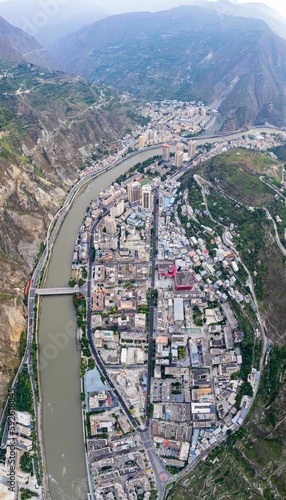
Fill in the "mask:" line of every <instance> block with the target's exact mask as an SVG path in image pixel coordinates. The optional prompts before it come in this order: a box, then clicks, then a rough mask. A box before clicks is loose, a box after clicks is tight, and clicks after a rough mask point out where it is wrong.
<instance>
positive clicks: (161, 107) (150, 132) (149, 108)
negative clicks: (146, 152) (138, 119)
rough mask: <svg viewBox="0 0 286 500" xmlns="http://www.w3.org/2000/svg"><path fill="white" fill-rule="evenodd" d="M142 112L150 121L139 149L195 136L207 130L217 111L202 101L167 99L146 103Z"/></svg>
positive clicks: (140, 109) (140, 140) (140, 138)
mask: <svg viewBox="0 0 286 500" xmlns="http://www.w3.org/2000/svg"><path fill="white" fill-rule="evenodd" d="M139 113H140V114H141V115H142V116H144V117H146V118H148V119H149V120H150V122H149V124H148V126H147V127H146V128H145V130H144V131H143V133H141V134H140V136H139V149H142V148H144V147H145V146H152V145H153V144H159V143H161V142H165V141H174V140H177V139H178V137H179V136H181V137H186V138H187V137H192V136H195V135H198V134H199V133H200V132H202V131H203V130H205V128H206V127H207V125H208V124H209V123H210V122H211V120H212V119H213V117H214V116H215V115H216V113H217V112H216V110H214V109H212V108H210V107H207V106H205V105H204V104H203V103H195V102H183V101H176V100H164V101H161V102H147V103H144V106H142V107H141V108H139Z"/></svg>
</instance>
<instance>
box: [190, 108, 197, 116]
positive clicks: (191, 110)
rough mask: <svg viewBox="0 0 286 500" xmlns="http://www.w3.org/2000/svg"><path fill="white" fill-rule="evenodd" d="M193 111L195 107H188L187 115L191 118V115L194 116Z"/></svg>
mask: <svg viewBox="0 0 286 500" xmlns="http://www.w3.org/2000/svg"><path fill="white" fill-rule="evenodd" d="M195 112H196V110H195V108H190V109H188V117H189V118H191V117H192V116H194V114H195Z"/></svg>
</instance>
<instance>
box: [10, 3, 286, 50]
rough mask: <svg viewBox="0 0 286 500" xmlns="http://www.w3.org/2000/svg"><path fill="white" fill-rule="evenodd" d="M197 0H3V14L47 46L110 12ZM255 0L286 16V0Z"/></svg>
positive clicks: (148, 8)
mask: <svg viewBox="0 0 286 500" xmlns="http://www.w3.org/2000/svg"><path fill="white" fill-rule="evenodd" d="M204 1H206V0H204ZM208 1H214V2H215V0H208ZM222 1H223V0H222ZM226 1H227V0H226ZM232 1H233V3H237V4H241V3H248V1H247V0H232ZM198 2H199V0H144V1H142V0H0V15H1V16H3V17H4V18H5V19H6V20H7V21H9V22H10V23H11V24H14V25H15V26H18V27H19V28H21V29H23V30H24V31H26V32H27V33H29V34H30V35H32V36H34V37H35V38H36V39H37V40H38V41H39V42H40V43H41V44H42V45H44V46H46V47H47V46H48V45H51V44H52V43H54V42H55V41H56V40H57V39H59V38H61V37H62V36H63V35H65V34H67V33H70V32H74V31H77V30H78V29H79V28H80V27H81V26H84V25H86V24H90V23H93V22H95V21H96V20H98V19H101V18H103V17H106V16H109V15H111V14H118V13H121V12H131V11H138V10H139V11H148V10H149V11H156V10H164V9H169V8H171V7H175V6H177V5H189V4H197V3H198ZM252 2H258V3H264V4H266V5H268V6H269V7H272V9H276V10H277V11H279V12H280V14H283V15H284V17H285V18H286V0H264V2H263V1H261V0H260V1H259V0H252ZM252 2H251V3H252ZM219 12H220V13H223V7H221V6H220V9H219ZM225 13H226V14H230V13H231V12H229V8H227V7H226V12H225ZM285 22H286V21H285Z"/></svg>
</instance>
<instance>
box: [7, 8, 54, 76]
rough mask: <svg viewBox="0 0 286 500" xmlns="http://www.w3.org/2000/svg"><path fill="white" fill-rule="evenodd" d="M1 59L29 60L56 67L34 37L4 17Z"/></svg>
mask: <svg viewBox="0 0 286 500" xmlns="http://www.w3.org/2000/svg"><path fill="white" fill-rule="evenodd" d="M0 59H2V60H5V61H14V62H20V61H27V62H30V63H33V64H37V65H39V66H43V67H46V68H52V67H55V63H54V62H53V61H52V58H51V57H50V56H49V54H48V53H47V52H46V50H45V49H44V48H43V47H41V45H39V44H38V42H36V40H35V39H34V38H33V37H31V36H30V35H27V33H25V32H24V31H22V30H20V29H19V28H15V26H12V25H11V24H9V23H7V21H5V19H3V17H0Z"/></svg>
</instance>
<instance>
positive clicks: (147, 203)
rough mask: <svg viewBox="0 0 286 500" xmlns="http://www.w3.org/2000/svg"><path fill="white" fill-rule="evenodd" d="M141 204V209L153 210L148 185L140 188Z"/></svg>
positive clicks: (150, 188)
mask: <svg viewBox="0 0 286 500" xmlns="http://www.w3.org/2000/svg"><path fill="white" fill-rule="evenodd" d="M141 204H142V207H143V208H145V209H147V210H152V208H153V195H152V187H151V186H150V184H146V185H145V186H143V187H142V193H141Z"/></svg>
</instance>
